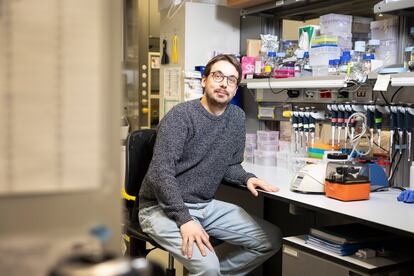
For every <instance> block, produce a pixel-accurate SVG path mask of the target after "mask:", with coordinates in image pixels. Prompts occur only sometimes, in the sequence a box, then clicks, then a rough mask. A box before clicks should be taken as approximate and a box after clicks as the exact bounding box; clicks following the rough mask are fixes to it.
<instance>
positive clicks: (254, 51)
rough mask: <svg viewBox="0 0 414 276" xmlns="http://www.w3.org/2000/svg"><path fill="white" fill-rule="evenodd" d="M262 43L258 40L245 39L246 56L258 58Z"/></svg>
mask: <svg viewBox="0 0 414 276" xmlns="http://www.w3.org/2000/svg"><path fill="white" fill-rule="evenodd" d="M261 47H262V41H261V40H260V39H246V56H248V57H258V56H259V54H260V48H261Z"/></svg>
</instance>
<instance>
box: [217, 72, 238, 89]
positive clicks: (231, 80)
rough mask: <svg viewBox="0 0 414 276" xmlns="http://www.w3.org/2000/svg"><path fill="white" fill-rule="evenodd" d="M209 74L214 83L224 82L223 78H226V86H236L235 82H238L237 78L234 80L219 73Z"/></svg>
mask: <svg viewBox="0 0 414 276" xmlns="http://www.w3.org/2000/svg"><path fill="white" fill-rule="evenodd" d="M210 74H211V75H212V76H213V80H214V81H215V82H222V81H223V80H224V78H226V79H227V85H228V86H236V85H237V82H238V80H239V79H238V78H236V77H235V76H233V75H231V76H225V75H224V74H223V73H222V72H221V71H215V72H211V73H210Z"/></svg>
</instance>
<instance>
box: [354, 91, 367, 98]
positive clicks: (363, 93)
mask: <svg viewBox="0 0 414 276" xmlns="http://www.w3.org/2000/svg"><path fill="white" fill-rule="evenodd" d="M356 96H357V97H359V98H365V97H366V96H367V92H366V91H365V90H363V89H359V90H358V91H357V92H356Z"/></svg>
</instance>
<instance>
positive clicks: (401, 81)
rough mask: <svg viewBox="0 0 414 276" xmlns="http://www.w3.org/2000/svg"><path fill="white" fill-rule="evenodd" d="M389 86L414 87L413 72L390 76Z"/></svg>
mask: <svg viewBox="0 0 414 276" xmlns="http://www.w3.org/2000/svg"><path fill="white" fill-rule="evenodd" d="M391 86H414V72H406V73H400V74H395V75H392V76H391Z"/></svg>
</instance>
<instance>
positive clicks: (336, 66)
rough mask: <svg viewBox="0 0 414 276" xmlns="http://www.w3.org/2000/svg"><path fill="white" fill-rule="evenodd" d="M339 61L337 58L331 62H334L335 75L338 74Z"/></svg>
mask: <svg viewBox="0 0 414 276" xmlns="http://www.w3.org/2000/svg"><path fill="white" fill-rule="evenodd" d="M339 61H340V59H339V58H337V59H334V61H333V63H334V64H333V65H334V66H335V72H336V75H337V76H338V75H339Z"/></svg>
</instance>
